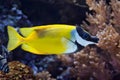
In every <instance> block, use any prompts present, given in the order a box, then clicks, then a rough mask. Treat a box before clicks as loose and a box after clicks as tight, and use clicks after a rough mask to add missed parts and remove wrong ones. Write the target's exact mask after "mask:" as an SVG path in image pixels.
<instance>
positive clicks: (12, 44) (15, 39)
mask: <svg viewBox="0 0 120 80" xmlns="http://www.w3.org/2000/svg"><path fill="white" fill-rule="evenodd" d="M7 29H8V36H9V41H8V45H7V49H8V51H11V50H13V49H15V48H17V47H18V46H19V45H21V44H22V42H23V37H22V36H20V35H19V34H18V33H17V31H16V30H15V29H14V28H13V27H11V26H8V27H7Z"/></svg>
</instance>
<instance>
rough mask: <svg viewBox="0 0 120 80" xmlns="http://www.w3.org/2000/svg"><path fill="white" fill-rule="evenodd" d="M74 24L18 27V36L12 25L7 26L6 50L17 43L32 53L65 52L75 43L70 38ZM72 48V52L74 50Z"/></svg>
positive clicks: (12, 48)
mask: <svg viewBox="0 0 120 80" xmlns="http://www.w3.org/2000/svg"><path fill="white" fill-rule="evenodd" d="M73 30H75V26H71V25H62V24H55V25H44V26H36V27H31V28H20V32H21V34H22V35H23V36H24V37H22V36H20V35H19V34H18V33H17V32H16V31H15V29H14V28H13V27H11V26H8V35H9V42H8V46H7V48H8V50H9V51H11V50H14V49H15V48H16V47H18V46H19V45H22V49H23V50H25V51H29V52H32V53H34V54H62V53H67V52H68V51H67V50H68V49H72V48H71V46H75V47H76V45H75V44H74V43H72V42H71V41H70V40H71V38H72V35H71V32H72V31H73ZM74 51H75V50H73V51H72V52H74Z"/></svg>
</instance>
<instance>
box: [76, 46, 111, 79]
mask: <svg viewBox="0 0 120 80" xmlns="http://www.w3.org/2000/svg"><path fill="white" fill-rule="evenodd" d="M99 50H100V52H99V53H98V51H99ZM104 52H105V51H102V50H101V49H100V48H98V47H96V46H87V47H86V48H85V49H83V50H82V51H80V52H78V53H76V54H74V59H75V60H74V65H75V72H76V74H77V79H78V80H79V79H81V80H89V79H90V78H93V79H97V80H109V79H110V74H109V71H108V70H107V69H105V64H106V62H107V60H106V59H105V57H103V56H102V55H103V53H104Z"/></svg>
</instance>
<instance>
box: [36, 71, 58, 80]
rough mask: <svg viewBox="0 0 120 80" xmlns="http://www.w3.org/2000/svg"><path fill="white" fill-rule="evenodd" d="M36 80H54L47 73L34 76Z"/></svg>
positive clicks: (43, 72)
mask: <svg viewBox="0 0 120 80" xmlns="http://www.w3.org/2000/svg"><path fill="white" fill-rule="evenodd" d="M36 80H56V79H53V78H51V74H50V73H49V72H48V71H42V72H40V73H37V74H36Z"/></svg>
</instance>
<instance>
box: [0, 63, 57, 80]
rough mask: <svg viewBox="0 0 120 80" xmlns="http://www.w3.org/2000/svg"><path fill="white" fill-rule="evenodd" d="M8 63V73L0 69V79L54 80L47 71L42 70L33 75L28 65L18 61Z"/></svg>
mask: <svg viewBox="0 0 120 80" xmlns="http://www.w3.org/2000/svg"><path fill="white" fill-rule="evenodd" d="M8 65H9V72H8V73H4V72H2V71H0V80H55V79H54V78H51V74H50V73H49V72H48V71H42V72H39V73H37V74H36V75H34V74H33V71H32V69H31V68H30V67H28V66H27V65H24V64H22V63H20V62H18V61H12V62H9V63H8Z"/></svg>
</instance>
